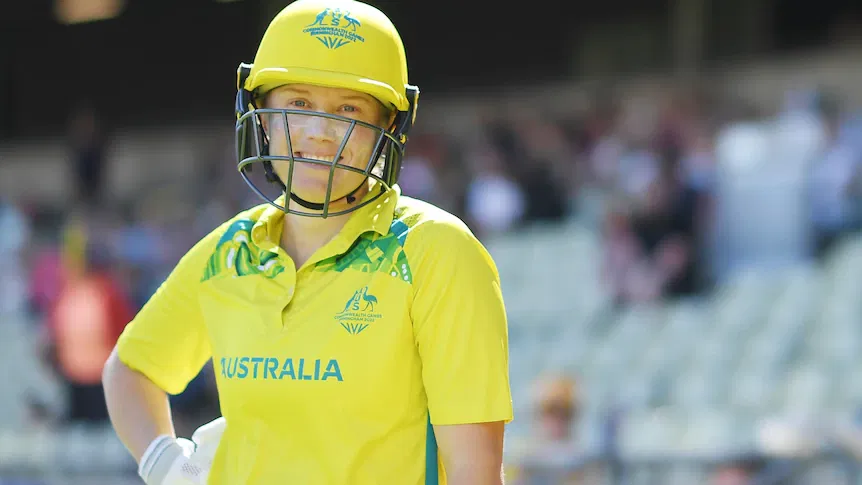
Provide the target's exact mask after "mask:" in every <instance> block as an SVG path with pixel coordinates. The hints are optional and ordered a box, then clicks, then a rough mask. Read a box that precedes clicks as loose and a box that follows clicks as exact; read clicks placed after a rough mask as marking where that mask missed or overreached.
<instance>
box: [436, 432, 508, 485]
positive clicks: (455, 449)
mask: <svg viewBox="0 0 862 485" xmlns="http://www.w3.org/2000/svg"><path fill="white" fill-rule="evenodd" d="M504 429H505V424H504V423H503V421H495V422H491V423H475V424H453V425H437V426H434V436H435V437H436V438H437V447H438V449H439V450H440V455H441V458H442V459H443V466H444V467H445V469H446V479H447V481H448V483H449V484H451V485H467V484H477V485H479V484H480V485H502V483H503V471H502V470H503V432H504Z"/></svg>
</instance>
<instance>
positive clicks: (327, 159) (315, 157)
mask: <svg viewBox="0 0 862 485" xmlns="http://www.w3.org/2000/svg"><path fill="white" fill-rule="evenodd" d="M293 157H294V158H307V159H310V160H317V161H320V162H327V163H332V162H333V161H334V160H335V157H334V156H332V155H318V154H316V153H306V152H293ZM343 160H344V156H343V155H342V156H340V157H338V161H339V162H341V161H343ZM312 165H315V166H318V167H322V165H319V164H316V163H315V164H312ZM324 168H325V167H324Z"/></svg>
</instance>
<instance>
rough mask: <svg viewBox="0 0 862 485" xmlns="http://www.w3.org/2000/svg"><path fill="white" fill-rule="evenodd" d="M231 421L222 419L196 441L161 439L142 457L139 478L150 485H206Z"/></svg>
mask: <svg viewBox="0 0 862 485" xmlns="http://www.w3.org/2000/svg"><path fill="white" fill-rule="evenodd" d="M226 424H227V422H226V421H225V419H224V418H223V417H222V418H218V419H216V420H214V421H212V422H210V423H207V424H205V425H203V426H201V427H200V428H198V429H197V430H195V432H194V434H192V439H191V441H190V440H187V439H185V438H176V439H175V438H172V437H171V436H167V435H163V436H159V437H158V438H156V439H155V440H153V442H152V443H151V444H150V446H149V447H148V448H147V451H146V452H145V453H144V456H143V458H141V463H140V466H139V467H138V475H140V477H141V478H142V479H143V480H144V483H146V484H147V485H206V483H207V479H208V478H209V472H210V468H212V462H213V459H214V458H215V454H216V450H217V449H218V445H219V442H220V441H221V436H222V434H223V433H224V429H225V426H226Z"/></svg>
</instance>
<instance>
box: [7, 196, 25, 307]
mask: <svg viewBox="0 0 862 485" xmlns="http://www.w3.org/2000/svg"><path fill="white" fill-rule="evenodd" d="M29 240H30V225H29V221H28V220H27V219H26V218H25V217H24V215H23V214H22V213H21V211H20V210H19V209H18V208H17V207H16V206H15V205H14V204H12V203H10V202H6V201H3V200H2V199H0V315H3V314H7V315H9V314H17V313H20V312H22V311H24V309H25V307H26V302H27V298H26V294H27V276H26V274H25V272H24V266H23V256H24V251H25V249H26V247H27V245H28V244H29Z"/></svg>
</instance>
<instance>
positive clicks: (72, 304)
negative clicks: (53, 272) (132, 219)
mask: <svg viewBox="0 0 862 485" xmlns="http://www.w3.org/2000/svg"><path fill="white" fill-rule="evenodd" d="M84 253H85V254H83V255H82V256H81V257H80V259H78V258H75V257H72V258H70V259H67V261H69V263H68V265H67V266H66V277H65V280H64V283H63V286H62V288H61V289H60V293H59V295H58V297H57V300H56V302H55V303H54V305H53V307H52V308H51V310H50V313H49V316H48V319H47V321H46V326H45V336H44V338H45V342H44V343H43V344H44V345H45V349H44V353H45V357H46V359H48V361H49V363H50V364H51V366H52V367H53V368H54V370H55V372H56V373H57V374H58V375H59V377H60V378H61V379H62V380H63V384H64V385H65V387H66V392H67V399H68V407H67V410H68V416H67V419H68V421H69V422H72V423H77V422H85V423H93V424H100V423H104V422H106V420H107V419H108V414H107V408H106V407H105V399H104V394H103V391H102V385H101V378H102V367H103V366H104V363H105V361H106V360H107V358H108V355H110V353H111V350H112V349H113V346H114V344H115V343H116V341H117V339H118V338H119V336H120V333H122V331H123V328H125V326H126V324H127V323H128V322H129V321H130V320H131V319H132V317H133V316H134V309H133V308H132V306H131V304H130V302H129V298H128V297H127V295H126V294H124V292H123V291H122V289H121V287H120V285H119V283H118V281H117V280H116V278H115V277H114V276H113V275H112V274H111V272H110V270H109V267H110V262H111V261H110V256H109V253H108V250H107V248H106V247H104V246H102V245H98V244H95V243H89V244H87V245H86V249H85V250H84Z"/></svg>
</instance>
